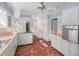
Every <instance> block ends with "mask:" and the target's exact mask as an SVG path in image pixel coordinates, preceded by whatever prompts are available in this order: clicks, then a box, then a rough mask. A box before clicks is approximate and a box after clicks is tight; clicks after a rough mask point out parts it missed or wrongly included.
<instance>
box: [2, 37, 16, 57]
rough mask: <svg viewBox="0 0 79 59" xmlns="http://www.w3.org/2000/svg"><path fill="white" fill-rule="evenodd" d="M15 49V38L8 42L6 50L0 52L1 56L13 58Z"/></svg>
mask: <svg viewBox="0 0 79 59" xmlns="http://www.w3.org/2000/svg"><path fill="white" fill-rule="evenodd" d="M16 48H17V36H16V37H15V38H13V39H12V41H10V42H9V44H8V46H7V47H6V49H5V50H4V51H3V52H2V54H1V56H14V55H15V52H16Z"/></svg>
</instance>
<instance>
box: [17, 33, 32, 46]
mask: <svg viewBox="0 0 79 59" xmlns="http://www.w3.org/2000/svg"><path fill="white" fill-rule="evenodd" d="M18 37H19V38H18V45H24V44H30V43H32V40H33V37H32V33H31V34H30V33H28V34H19V36H18Z"/></svg>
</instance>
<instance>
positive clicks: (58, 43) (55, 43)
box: [51, 35, 62, 53]
mask: <svg viewBox="0 0 79 59" xmlns="http://www.w3.org/2000/svg"><path fill="white" fill-rule="evenodd" d="M51 46H52V47H54V48H55V49H56V50H58V51H59V52H61V53H62V38H60V37H57V36H55V35H53V36H52V39H51Z"/></svg>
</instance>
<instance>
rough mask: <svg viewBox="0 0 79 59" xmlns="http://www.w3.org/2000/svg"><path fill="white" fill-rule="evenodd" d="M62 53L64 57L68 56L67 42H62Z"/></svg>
mask: <svg viewBox="0 0 79 59" xmlns="http://www.w3.org/2000/svg"><path fill="white" fill-rule="evenodd" d="M62 41H63V42H62V52H63V54H64V55H65V56H69V42H68V41H66V40H62Z"/></svg>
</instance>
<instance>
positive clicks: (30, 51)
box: [15, 36, 62, 56]
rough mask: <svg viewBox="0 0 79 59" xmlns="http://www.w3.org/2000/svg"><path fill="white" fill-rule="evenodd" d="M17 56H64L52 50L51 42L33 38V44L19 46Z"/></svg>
mask: <svg viewBox="0 0 79 59" xmlns="http://www.w3.org/2000/svg"><path fill="white" fill-rule="evenodd" d="M15 55H16V56H62V54H60V53H59V52H57V51H56V50H55V49H54V48H51V45H50V42H46V41H44V40H42V39H39V38H38V37H36V36H33V44H29V45H23V46H18V47H17V50H16V54H15Z"/></svg>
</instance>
